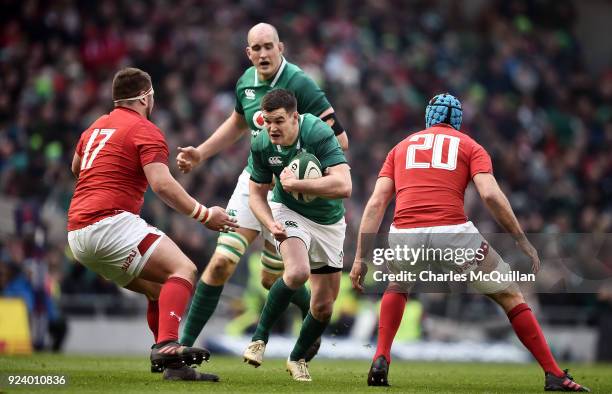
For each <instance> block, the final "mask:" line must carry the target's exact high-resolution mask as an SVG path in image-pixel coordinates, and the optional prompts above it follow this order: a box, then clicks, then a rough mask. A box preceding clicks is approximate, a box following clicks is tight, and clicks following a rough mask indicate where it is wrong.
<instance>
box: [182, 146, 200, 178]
mask: <svg viewBox="0 0 612 394" xmlns="http://www.w3.org/2000/svg"><path fill="white" fill-rule="evenodd" d="M178 151H179V154H178V155H176V164H177V165H178V168H179V170H181V172H182V173H183V174H187V173H188V172H190V171H191V170H193V169H194V168H195V167H197V166H198V164H200V162H201V161H202V155H201V154H200V151H199V150H197V149H196V148H194V147H193V146H188V147H185V148H182V147H180V146H179V147H178Z"/></svg>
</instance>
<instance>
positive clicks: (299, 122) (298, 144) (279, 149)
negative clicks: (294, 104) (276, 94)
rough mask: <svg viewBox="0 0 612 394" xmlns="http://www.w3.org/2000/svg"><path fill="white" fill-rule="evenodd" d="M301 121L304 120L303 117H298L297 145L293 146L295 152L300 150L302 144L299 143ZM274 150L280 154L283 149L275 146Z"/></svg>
mask: <svg viewBox="0 0 612 394" xmlns="http://www.w3.org/2000/svg"><path fill="white" fill-rule="evenodd" d="M302 120H304V115H300V116H299V120H298V135H297V144H296V145H295V149H296V150H300V149H302V143H301V141H300V130H301V129H302ZM287 148H290V146H288V147H287ZM276 150H277V151H279V152H282V151H283V147H282V146H281V145H276Z"/></svg>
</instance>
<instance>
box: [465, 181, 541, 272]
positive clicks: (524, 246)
mask: <svg viewBox="0 0 612 394" xmlns="http://www.w3.org/2000/svg"><path fill="white" fill-rule="evenodd" d="M473 181H474V185H475V186H476V190H478V194H480V198H481V199H482V201H483V202H484V204H485V206H486V207H487V209H488V210H489V212H491V215H493V217H494V218H495V220H496V221H497V223H499V225H500V226H502V228H503V229H504V230H505V231H506V232H508V233H510V234H511V235H512V237H513V238H514V239H515V240H516V243H517V244H518V246H519V247H520V248H521V250H522V251H523V253H525V254H526V255H527V256H528V257H529V258H530V259H531V263H532V270H533V272H534V273H535V272H538V271H539V270H540V258H539V257H538V252H537V250H536V249H535V248H534V247H533V245H532V244H531V242H529V240H528V239H527V237H526V236H525V233H524V232H523V229H522V228H521V225H520V223H519V221H518V219H517V218H516V216H515V215H514V211H513V210H512V207H511V206H510V202H509V201H508V198H507V197H506V195H505V194H504V192H503V191H502V190H501V189H500V187H499V185H498V184H497V181H496V180H495V177H494V176H493V175H492V174H489V173H480V174H476V175H474V178H473Z"/></svg>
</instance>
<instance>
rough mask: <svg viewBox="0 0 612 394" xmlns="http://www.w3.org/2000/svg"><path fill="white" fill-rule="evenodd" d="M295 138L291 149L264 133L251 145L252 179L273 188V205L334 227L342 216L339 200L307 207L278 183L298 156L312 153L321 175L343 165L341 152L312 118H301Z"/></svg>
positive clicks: (330, 134) (315, 202) (331, 135)
mask: <svg viewBox="0 0 612 394" xmlns="http://www.w3.org/2000/svg"><path fill="white" fill-rule="evenodd" d="M299 122H300V130H299V132H298V138H297V139H296V141H295V143H294V144H293V145H291V146H287V147H283V146H280V145H274V144H272V142H270V137H269V136H268V133H267V132H266V130H265V129H264V132H263V133H259V135H258V136H257V137H255V139H254V140H253V142H252V143H251V162H252V163H253V167H252V168H251V179H252V180H253V181H255V182H257V183H272V175H276V184H275V186H274V194H273V198H272V201H275V202H280V203H282V204H285V205H286V206H287V207H288V208H289V209H291V210H293V211H295V212H297V213H299V214H300V215H302V216H304V217H306V218H308V219H310V220H312V221H313V222H316V223H319V224H334V223H337V222H338V221H339V220H340V219H342V217H343V216H344V204H343V203H342V199H336V200H330V199H326V198H321V197H319V198H315V199H314V200H313V201H311V202H309V203H307V202H304V201H298V200H296V199H295V198H293V197H292V196H291V193H288V192H286V191H285V190H284V189H283V187H282V185H281V183H280V180H279V176H280V173H281V172H282V171H283V169H284V168H285V167H286V166H288V165H289V162H291V159H293V158H294V157H295V156H296V155H297V154H298V153H300V152H302V151H305V152H308V153H311V154H313V155H315V156H316V157H317V159H319V161H320V162H321V167H322V168H321V169H322V170H323V172H324V171H325V169H326V168H327V167H331V166H334V165H337V164H341V163H346V158H345V157H344V152H342V148H340V144H339V143H338V139H337V138H336V136H335V135H334V131H333V130H332V129H331V127H329V125H328V124H327V123H325V122H323V121H322V120H321V119H319V118H318V117H316V116H314V115H311V114H304V115H300V120H299Z"/></svg>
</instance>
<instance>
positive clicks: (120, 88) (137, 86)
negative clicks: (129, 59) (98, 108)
mask: <svg viewBox="0 0 612 394" xmlns="http://www.w3.org/2000/svg"><path fill="white" fill-rule="evenodd" d="M151 86H152V82H151V76H150V75H149V74H148V73H146V72H145V71H142V70H141V69H139V68H135V67H126V68H124V69H121V70H119V71H117V74H115V77H114V78H113V101H118V100H124V99H128V98H131V97H135V96H138V95H139V94H140V93H141V92H143V91H147V90H149V89H150V88H151Z"/></svg>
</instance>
